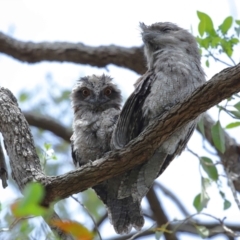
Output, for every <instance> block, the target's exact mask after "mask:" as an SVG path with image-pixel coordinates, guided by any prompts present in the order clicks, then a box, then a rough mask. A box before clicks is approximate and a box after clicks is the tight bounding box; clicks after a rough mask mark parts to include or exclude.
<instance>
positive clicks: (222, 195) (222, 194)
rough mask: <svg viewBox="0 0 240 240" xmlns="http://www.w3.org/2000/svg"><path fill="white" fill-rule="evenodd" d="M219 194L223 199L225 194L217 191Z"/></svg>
mask: <svg viewBox="0 0 240 240" xmlns="http://www.w3.org/2000/svg"><path fill="white" fill-rule="evenodd" d="M219 194H220V195H221V197H222V198H223V199H225V193H224V192H222V191H219Z"/></svg>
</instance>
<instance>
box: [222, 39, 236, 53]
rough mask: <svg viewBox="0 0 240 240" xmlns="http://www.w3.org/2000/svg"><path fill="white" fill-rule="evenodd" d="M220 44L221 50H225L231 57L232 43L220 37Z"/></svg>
mask: <svg viewBox="0 0 240 240" xmlns="http://www.w3.org/2000/svg"><path fill="white" fill-rule="evenodd" d="M220 44H221V46H222V49H223V52H225V53H226V54H227V55H228V57H231V56H232V53H233V48H232V44H231V43H230V42H228V41H226V40H225V39H222V40H221V43H220Z"/></svg>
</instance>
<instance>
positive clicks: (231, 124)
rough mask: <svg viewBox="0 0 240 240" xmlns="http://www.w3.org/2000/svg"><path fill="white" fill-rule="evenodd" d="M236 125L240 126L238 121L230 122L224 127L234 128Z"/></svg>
mask: <svg viewBox="0 0 240 240" xmlns="http://www.w3.org/2000/svg"><path fill="white" fill-rule="evenodd" d="M238 126H240V122H232V123H229V124H228V125H227V126H226V127H225V128H226V129H230V128H235V127H238Z"/></svg>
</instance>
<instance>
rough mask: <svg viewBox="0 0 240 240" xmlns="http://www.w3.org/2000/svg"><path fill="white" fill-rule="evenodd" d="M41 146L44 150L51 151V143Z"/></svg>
mask: <svg viewBox="0 0 240 240" xmlns="http://www.w3.org/2000/svg"><path fill="white" fill-rule="evenodd" d="M43 146H44V148H45V150H49V149H51V147H52V144H51V143H44V145H43Z"/></svg>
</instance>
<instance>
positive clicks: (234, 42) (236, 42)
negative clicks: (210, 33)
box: [229, 38, 239, 45]
mask: <svg viewBox="0 0 240 240" xmlns="http://www.w3.org/2000/svg"><path fill="white" fill-rule="evenodd" d="M229 42H230V43H232V44H233V45H236V44H238V43H239V40H238V39H237V38H232V39H230V40H229Z"/></svg>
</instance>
